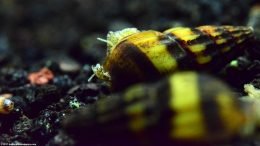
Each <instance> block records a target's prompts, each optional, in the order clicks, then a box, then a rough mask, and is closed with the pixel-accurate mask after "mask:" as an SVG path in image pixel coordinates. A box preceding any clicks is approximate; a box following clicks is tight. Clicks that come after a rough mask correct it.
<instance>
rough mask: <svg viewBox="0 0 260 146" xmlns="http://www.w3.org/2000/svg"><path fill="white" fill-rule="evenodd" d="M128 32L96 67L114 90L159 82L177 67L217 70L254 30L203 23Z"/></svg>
mask: <svg viewBox="0 0 260 146" xmlns="http://www.w3.org/2000/svg"><path fill="white" fill-rule="evenodd" d="M127 34H128V35H126V36H124V37H121V38H120V39H119V40H117V41H114V42H113V43H112V44H111V43H110V45H108V46H109V48H108V53H107V57H106V59H105V62H104V64H103V65H102V66H100V65H99V66H98V67H97V66H96V67H94V68H93V70H94V73H95V74H96V75H97V77H99V78H100V79H104V80H107V81H109V82H110V83H111V88H112V90H114V91H120V90H122V89H125V88H126V87H128V86H129V85H132V84H135V83H138V82H147V81H149V82H152V81H156V80H158V79H160V78H161V77H163V76H165V75H169V74H171V73H173V72H175V71H177V70H203V71H210V72H214V71H216V70H218V69H219V68H220V67H223V65H225V64H227V63H228V62H229V61H230V60H231V59H232V58H234V57H236V56H237V54H239V53H241V51H243V47H244V46H243V44H244V43H245V42H247V41H248V40H250V39H252V37H253V30H252V28H251V27H244V26H200V27H196V28H189V27H176V28H171V29H168V30H166V31H164V32H158V31H153V30H148V31H139V32H138V31H136V30H135V31H134V32H133V33H132V34H131V33H127ZM108 42H109V38H108Z"/></svg>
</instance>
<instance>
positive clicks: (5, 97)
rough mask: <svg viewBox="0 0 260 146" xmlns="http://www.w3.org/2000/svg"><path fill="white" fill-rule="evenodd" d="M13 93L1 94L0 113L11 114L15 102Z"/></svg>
mask: <svg viewBox="0 0 260 146" xmlns="http://www.w3.org/2000/svg"><path fill="white" fill-rule="evenodd" d="M11 97H12V95H11V94H2V95H0V114H9V113H10V112H11V111H12V110H13V109H14V102H13V101H12V100H11V99H10V98H11Z"/></svg>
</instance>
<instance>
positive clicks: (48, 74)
mask: <svg viewBox="0 0 260 146" xmlns="http://www.w3.org/2000/svg"><path fill="white" fill-rule="evenodd" d="M53 78H54V75H53V73H52V71H51V70H49V69H48V68H46V67H44V68H42V69H41V70H39V71H38V72H33V73H30V74H29V75H28V79H29V80H30V83H31V84H33V85H44V84H47V83H48V82H49V81H50V80H52V79H53Z"/></svg>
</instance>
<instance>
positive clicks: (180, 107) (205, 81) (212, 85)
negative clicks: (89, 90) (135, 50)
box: [64, 72, 256, 145]
mask: <svg viewBox="0 0 260 146" xmlns="http://www.w3.org/2000/svg"><path fill="white" fill-rule="evenodd" d="M242 105H243V104H240V100H238V99H237V98H236V97H235V95H234V94H233V93H232V92H231V90H230V89H229V87H228V86H227V85H226V84H224V83H223V82H221V81H219V80H217V79H215V78H212V77H211V76H208V75H205V74H197V73H195V72H177V73H175V74H173V75H171V76H169V77H168V78H166V79H162V80H160V81H158V82H156V83H153V84H138V85H134V86H132V87H130V88H128V89H127V90H126V91H125V92H123V93H121V94H116V95H111V97H109V98H105V99H101V100H99V101H97V103H95V104H93V105H89V106H88V107H85V108H83V109H80V110H78V112H76V113H74V114H72V115H71V116H69V117H68V118H67V119H66V120H65V122H64V127H65V129H66V130H67V132H69V133H71V134H73V133H74V134H79V135H80V136H78V137H82V138H83V137H84V139H85V140H87V141H88V142H90V143H91V141H95V142H98V141H103V140H104V139H106V138H107V139H106V140H107V141H110V142H111V141H113V140H114V141H115V142H116V144H118V143H120V141H121V142H123V143H125V144H127V143H128V142H127V141H125V140H126V139H127V140H129V138H133V137H136V138H137V139H138V138H140V139H142V140H140V141H142V142H144V141H145V142H148V143H149V144H147V143H146V144H147V145H151V144H154V145H159V144H160V143H163V144H166V143H169V144H171V143H172V142H174V141H218V140H224V139H228V138H232V137H234V136H237V135H244V134H250V133H252V132H253V130H252V129H254V128H253V127H254V126H255V124H254V123H255V121H256V119H254V118H255V115H254V112H252V110H253V109H251V108H250V106H247V108H246V110H245V109H244V106H242ZM124 141H125V142H124ZM95 142H94V143H95ZM106 143H109V142H106ZM135 145H139V144H135ZM140 145H144V144H140Z"/></svg>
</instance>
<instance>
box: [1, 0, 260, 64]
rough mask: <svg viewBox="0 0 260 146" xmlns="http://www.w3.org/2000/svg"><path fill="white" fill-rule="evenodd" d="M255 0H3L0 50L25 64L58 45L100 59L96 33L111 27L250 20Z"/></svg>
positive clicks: (102, 48) (82, 58)
mask: <svg viewBox="0 0 260 146" xmlns="http://www.w3.org/2000/svg"><path fill="white" fill-rule="evenodd" d="M254 3H255V1H254V0H235V1H234V0H142V1H139V0H131V1H129V0H44V1H43V0H41V1H40V0H23V1H19V0H1V1H0V50H1V51H6V49H9V50H8V51H11V52H15V53H16V54H19V55H18V56H19V57H18V58H19V59H20V60H22V62H25V63H27V64H30V63H32V62H34V61H37V60H39V59H41V58H44V57H46V56H52V55H53V54H55V55H56V53H54V51H55V52H56V51H59V53H60V52H65V53H68V54H70V56H72V57H74V58H76V59H77V60H80V62H84V63H86V62H87V63H96V62H97V61H100V60H101V59H102V58H104V54H105V48H106V45H105V44H104V43H102V42H99V41H97V40H96V38H97V37H102V38H105V35H106V33H107V32H108V31H109V30H119V29H122V28H125V27H137V28H139V29H146V30H147V29H155V30H160V31H162V30H165V29H167V28H170V27H174V26H179V25H181V26H198V25H205V24H217V25H220V24H230V25H246V23H247V19H248V13H249V10H250V7H251V6H252V5H253V4H254ZM78 54H82V55H83V56H82V55H81V56H78ZM16 57H17V56H16ZM19 59H18V60H19Z"/></svg>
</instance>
